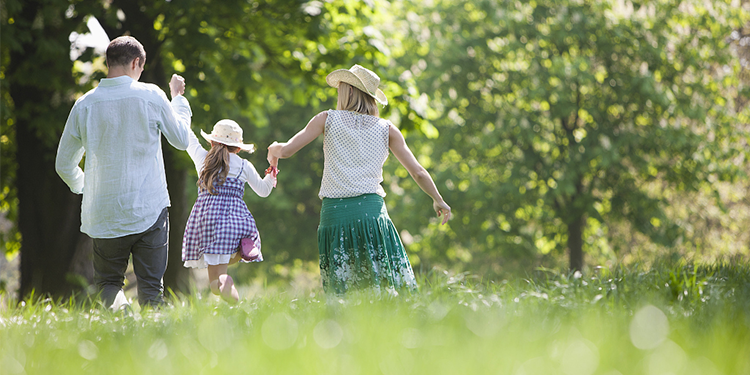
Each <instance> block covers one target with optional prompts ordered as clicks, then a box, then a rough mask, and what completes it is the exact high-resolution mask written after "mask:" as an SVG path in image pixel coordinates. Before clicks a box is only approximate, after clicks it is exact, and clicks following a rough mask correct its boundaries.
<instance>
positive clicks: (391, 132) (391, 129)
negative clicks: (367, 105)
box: [388, 121, 404, 139]
mask: <svg viewBox="0 0 750 375" xmlns="http://www.w3.org/2000/svg"><path fill="white" fill-rule="evenodd" d="M388 137H389V138H390V139H403V138H404V135H403V134H401V130H399V128H397V127H396V125H395V124H394V123H392V122H390V121H388Z"/></svg>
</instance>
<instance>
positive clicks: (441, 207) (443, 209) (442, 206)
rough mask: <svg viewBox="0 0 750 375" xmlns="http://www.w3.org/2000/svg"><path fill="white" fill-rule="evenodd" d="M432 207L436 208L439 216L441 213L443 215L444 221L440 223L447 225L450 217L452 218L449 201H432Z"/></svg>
mask: <svg viewBox="0 0 750 375" xmlns="http://www.w3.org/2000/svg"><path fill="white" fill-rule="evenodd" d="M432 208H433V209H434V210H435V212H436V213H437V215H438V217H440V215H443V222H442V223H440V224H441V225H445V223H447V222H448V219H450V218H451V208H450V206H448V204H447V203H445V201H443V200H441V201H439V202H438V201H436V200H434V201H432Z"/></svg>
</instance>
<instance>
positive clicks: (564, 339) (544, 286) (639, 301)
mask: <svg viewBox="0 0 750 375" xmlns="http://www.w3.org/2000/svg"><path fill="white" fill-rule="evenodd" d="M473 280H474V279H473V278H471V277H470V276H468V275H465V274H459V275H448V274H444V273H437V272H436V273H432V274H430V275H427V276H426V277H424V278H423V279H422V281H421V285H422V287H421V290H420V292H419V293H417V294H413V295H408V294H403V293H402V294H401V295H398V296H394V295H391V294H388V293H383V294H380V295H378V294H375V293H372V292H362V293H355V294H350V295H348V296H346V297H345V298H336V297H328V298H327V297H326V296H325V295H323V294H321V293H320V292H315V291H313V292H312V293H310V294H305V295H303V296H299V295H297V296H295V295H291V294H287V293H279V292H273V293H268V294H266V295H262V296H258V297H255V298H251V299H247V300H244V301H242V302H241V303H240V304H239V305H236V306H230V305H228V304H226V303H222V302H220V301H216V300H215V299H213V298H205V297H204V298H201V296H198V295H196V296H190V297H182V298H179V299H174V300H173V306H171V307H167V308H164V309H161V310H157V311H152V310H148V311H137V312H135V313H132V314H130V315H128V314H122V313H112V312H109V311H106V310H101V309H98V308H92V307H91V305H90V304H80V303H76V302H74V301H64V302H55V301H50V300H37V301H29V302H27V303H25V304H23V306H18V307H13V308H9V309H6V310H5V311H2V312H0V373H2V374H22V373H26V374H110V373H128V374H162V375H166V374H226V373H257V374H519V375H520V374H527V375H531V374H581V375H589V374H606V375H617V374H623V375H625V374H654V375H655V374H701V375H706V374H750V265H748V264H746V263H744V264H730V263H716V264H711V265H694V264H682V265H657V266H654V267H652V268H650V269H648V270H641V269H638V268H637V267H636V268H618V269H614V270H608V269H597V270H596V271H595V272H593V273H592V274H591V275H586V276H581V275H579V274H578V275H576V274H561V273H557V272H554V271H549V270H540V271H536V272H535V273H534V274H533V275H530V276H529V277H528V278H526V279H518V280H513V281H504V282H501V283H486V282H485V283H479V282H475V281H473Z"/></svg>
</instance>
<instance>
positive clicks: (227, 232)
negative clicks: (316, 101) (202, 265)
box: [182, 177, 260, 262]
mask: <svg viewBox="0 0 750 375" xmlns="http://www.w3.org/2000/svg"><path fill="white" fill-rule="evenodd" d="M214 192H215V193H217V194H215V195H213V194H209V192H208V191H205V190H203V191H200V192H199V193H198V199H197V200H196V201H195V205H194V206H193V210H192V211H191V212H190V217H188V220H187V224H186V225H185V235H184V236H183V238H182V261H183V262H184V261H189V260H199V259H200V258H201V256H202V255H203V254H234V253H236V252H237V250H238V248H239V246H240V240H242V239H243V238H251V239H253V241H255V244H256V246H257V247H258V249H260V235H259V233H258V228H257V227H256V225H255V219H254V218H253V215H252V214H251V213H250V211H249V210H248V209H247V205H246V204H245V201H244V200H243V199H242V197H243V194H244V192H245V182H244V181H242V180H240V179H238V178H235V177H227V179H226V181H225V182H224V184H222V185H214Z"/></svg>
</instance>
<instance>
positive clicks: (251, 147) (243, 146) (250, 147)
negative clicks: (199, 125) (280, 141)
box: [201, 129, 255, 152]
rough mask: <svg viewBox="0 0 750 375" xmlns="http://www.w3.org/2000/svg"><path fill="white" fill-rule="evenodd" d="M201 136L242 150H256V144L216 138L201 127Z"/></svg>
mask: <svg viewBox="0 0 750 375" xmlns="http://www.w3.org/2000/svg"><path fill="white" fill-rule="evenodd" d="M201 136H202V137H203V138H204V139H205V140H207V141H208V142H209V143H211V142H216V143H221V144H223V145H227V146H232V147H239V148H240V150H242V151H246V152H255V145H254V144H245V143H237V142H227V141H226V140H222V139H218V138H214V137H213V136H212V135H211V134H207V133H206V132H204V131H203V129H201Z"/></svg>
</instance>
